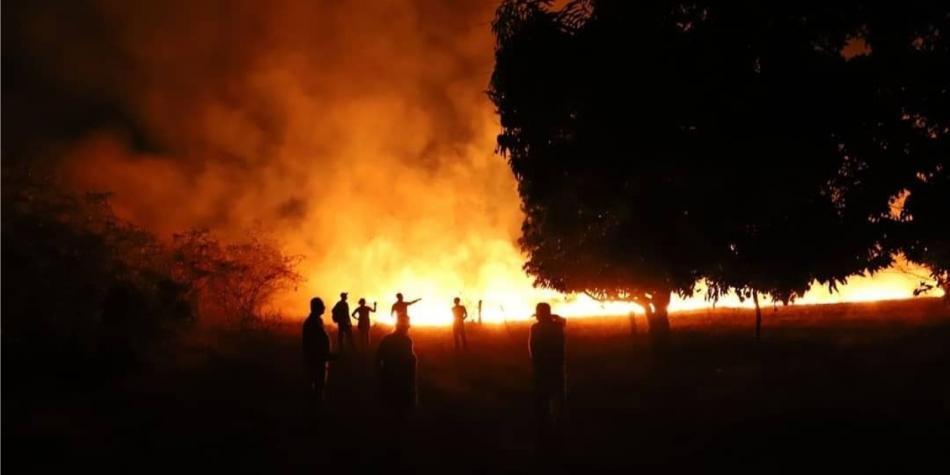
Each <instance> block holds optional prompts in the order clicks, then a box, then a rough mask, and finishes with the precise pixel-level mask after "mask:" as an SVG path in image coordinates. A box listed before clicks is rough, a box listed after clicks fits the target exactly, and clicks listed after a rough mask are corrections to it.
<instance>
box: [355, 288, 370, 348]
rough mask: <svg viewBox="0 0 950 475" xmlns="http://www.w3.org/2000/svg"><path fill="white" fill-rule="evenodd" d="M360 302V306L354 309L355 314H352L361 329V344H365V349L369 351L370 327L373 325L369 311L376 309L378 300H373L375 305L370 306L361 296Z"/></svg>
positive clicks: (357, 326)
mask: <svg viewBox="0 0 950 475" xmlns="http://www.w3.org/2000/svg"><path fill="white" fill-rule="evenodd" d="M359 303H360V305H359V307H356V310H353V314H352V315H351V316H352V317H353V318H356V328H357V329H358V330H359V331H360V344H361V345H363V351H368V350H369V329H370V326H371V322H370V319H369V313H370V312H375V311H376V302H373V306H372V307H370V306H368V305H366V299H364V298H361V299H360V300H359Z"/></svg>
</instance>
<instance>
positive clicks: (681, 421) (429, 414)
mask: <svg viewBox="0 0 950 475" xmlns="http://www.w3.org/2000/svg"><path fill="white" fill-rule="evenodd" d="M753 319H754V316H753V313H752V311H751V310H728V309H726V310H709V311H700V312H693V313H689V314H679V315H673V316H672V324H673V334H674V336H673V340H672V345H671V348H670V349H669V350H668V351H667V352H665V353H662V354H657V353H656V352H654V351H652V350H651V348H650V346H649V342H648V339H647V337H646V336H645V325H646V324H645V322H644V321H643V320H642V319H640V320H638V321H637V324H638V327H639V328H638V330H639V332H638V334H637V335H636V336H632V335H631V326H630V324H629V322H628V320H627V319H626V318H613V319H603V318H602V319H594V318H588V319H572V320H570V321H569V322H568V326H567V335H568V336H567V338H568V342H567V345H568V353H569V356H568V359H569V361H568V366H569V369H568V371H569V396H568V398H569V408H570V413H569V416H570V419H569V421H568V436H567V440H566V442H565V444H564V446H563V448H562V449H561V450H557V451H553V452H552V451H542V450H539V449H538V448H536V446H535V441H534V430H533V426H532V419H531V412H530V408H531V405H530V395H531V393H530V386H529V367H528V361H527V324H526V323H524V322H518V323H510V324H507V325H503V324H499V325H488V324H486V325H484V326H481V327H479V326H477V325H471V326H469V327H468V328H469V330H468V331H469V342H470V345H471V347H470V349H469V351H468V352H465V353H461V354H456V353H455V352H454V351H453V349H452V339H451V329H449V328H414V329H413V330H412V332H411V333H412V336H413V338H414V339H415V342H416V353H417V355H418V357H419V364H420V366H419V402H420V408H419V411H418V413H417V415H416V417H415V419H414V420H413V421H412V425H411V427H410V428H409V432H408V435H407V436H406V439H405V440H404V441H403V445H404V447H405V450H404V454H403V457H402V458H400V459H397V458H396V457H394V455H393V454H394V453H395V452H394V451H393V450H391V449H390V448H392V447H395V446H397V444H398V442H397V441H395V440H393V439H394V437H393V436H392V435H391V434H392V433H391V432H389V431H387V429H386V425H385V424H383V423H382V422H380V421H381V420H382V417H381V414H380V413H379V411H378V409H377V404H376V399H375V384H374V383H375V380H374V378H373V375H372V372H371V371H370V370H369V365H368V359H367V358H365V355H360V354H357V353H353V352H350V353H344V355H343V358H341V360H340V361H338V362H337V363H335V364H334V366H333V367H332V368H331V374H330V381H329V386H328V401H327V407H326V411H325V413H324V414H323V415H322V417H317V416H318V414H316V413H314V412H313V411H311V410H310V409H309V408H308V406H307V404H306V392H305V387H304V384H303V378H302V368H301V360H300V350H299V346H298V345H299V340H300V337H299V324H297V323H294V324H286V325H282V326H278V327H276V328H272V329H270V330H268V331H253V332H211V331H207V330H193V331H192V332H191V334H190V335H189V336H188V337H186V338H184V339H183V340H182V341H181V342H180V343H178V344H176V345H174V346H173V347H171V348H169V349H168V350H167V351H166V352H165V353H164V356H163V357H162V358H160V359H159V364H157V365H155V366H153V367H152V368H150V369H148V370H142V371H140V372H138V373H137V374H135V375H132V376H130V377H128V378H126V379H124V380H123V381H121V382H117V383H115V384H109V385H104V386H99V387H95V388H86V389H81V390H80V389H76V390H72V391H70V390H64V391H63V392H58V393H54V394H42V395H37V396H36V397H34V398H32V399H31V400H30V401H11V400H10V398H9V397H7V395H8V394H9V392H8V391H5V396H4V407H3V452H2V455H3V457H2V463H3V468H4V469H8V470H10V472H9V473H52V472H62V470H64V469H67V470H69V471H70V472H73V473H84V472H87V471H93V472H94V473H130V472H133V471H134V472H165V471H169V470H174V471H175V472H184V473H191V472H198V471H211V473H221V472H238V473H263V472H265V471H266V472H272V473H288V472H289V473H297V472H311V473H315V472H316V473H318V472H328V471H334V472H336V473H351V472H363V473H376V472H380V471H382V470H384V469H387V468H393V467H395V470H393V471H407V472H417V473H420V472H426V473H428V472H444V473H532V472H538V471H540V470H541V469H553V470H554V472H555V473H557V472H561V473H575V472H576V473H588V472H592V471H593V472H596V471H607V470H612V469H620V468H627V469H634V470H636V469H644V468H647V469H649V468H658V469H662V470H664V471H666V472H674V473H676V472H683V471H687V470H689V471H695V470H696V469H700V470H702V471H704V472H708V471H710V469H716V468H719V467H722V468H727V469H729V470H730V471H758V472H766V473H772V472H783V471H789V472H790V471H800V470H802V469H805V470H809V471H813V470H822V471H824V470H829V469H833V468H838V469H845V470H848V471H849V472H851V471H856V470H859V469H871V470H873V471H901V472H905V471H908V470H909V469H910V468H912V467H926V466H928V465H929V466H933V465H932V464H935V463H936V464H938V465H936V466H935V467H939V466H945V465H946V455H947V449H948V447H950V378H948V375H950V308H948V307H946V306H944V305H943V304H942V303H941V302H940V301H938V300H935V299H921V300H916V301H905V302H882V303H874V304H861V305H855V304H852V305H834V306H813V307H789V308H779V309H777V310H773V309H772V308H769V309H767V310H765V311H764V315H763V322H764V323H763V338H762V341H761V342H759V343H755V342H754V341H753V339H752V324H753ZM386 330H387V329H386V327H377V328H375V329H374V331H375V334H374V342H376V341H378V340H379V338H380V337H381V336H382V335H383V334H384V332H385V331H386ZM331 336H332V335H331ZM397 464H398V465H397ZM367 470H368V471H367Z"/></svg>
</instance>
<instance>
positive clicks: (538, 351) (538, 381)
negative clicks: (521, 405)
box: [528, 302, 566, 443]
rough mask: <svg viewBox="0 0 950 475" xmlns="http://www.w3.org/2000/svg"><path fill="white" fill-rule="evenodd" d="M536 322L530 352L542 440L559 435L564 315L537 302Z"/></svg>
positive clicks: (564, 382)
mask: <svg viewBox="0 0 950 475" xmlns="http://www.w3.org/2000/svg"><path fill="white" fill-rule="evenodd" d="M534 316H535V318H537V320H538V321H537V323H535V324H534V325H531V333H530V336H529V338H528V339H529V344H528V347H529V352H530V355H531V366H532V369H533V370H534V401H535V411H536V414H537V418H538V421H537V422H538V437H539V439H540V441H541V442H542V443H545V442H549V441H551V440H552V438H554V437H556V436H557V435H559V432H560V430H561V422H562V419H563V414H564V409H565V408H564V406H565V400H566V397H565V390H566V388H565V385H566V371H565V365H564V323H565V322H564V319H563V318H561V317H559V316H557V315H553V314H551V306H550V305H548V304H547V303H543V302H542V303H539V304H538V305H537V307H536V309H535V315H534Z"/></svg>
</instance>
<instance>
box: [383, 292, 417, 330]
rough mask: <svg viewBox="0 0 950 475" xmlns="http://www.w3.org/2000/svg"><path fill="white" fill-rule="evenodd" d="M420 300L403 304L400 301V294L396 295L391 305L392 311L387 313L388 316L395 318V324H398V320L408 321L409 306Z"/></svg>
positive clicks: (403, 302)
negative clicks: (394, 301)
mask: <svg viewBox="0 0 950 475" xmlns="http://www.w3.org/2000/svg"><path fill="white" fill-rule="evenodd" d="M420 300H422V299H415V300H413V301H410V302H405V301H403V300H402V294H401V293H399V294H396V303H394V304H393V308H392V310H390V311H389V315H390V316H395V317H396V322H397V323H398V322H399V319H400V318H405V319H406V321H407V322H408V321H409V306H410V305H412V304H414V303H416V302H418V301H420Z"/></svg>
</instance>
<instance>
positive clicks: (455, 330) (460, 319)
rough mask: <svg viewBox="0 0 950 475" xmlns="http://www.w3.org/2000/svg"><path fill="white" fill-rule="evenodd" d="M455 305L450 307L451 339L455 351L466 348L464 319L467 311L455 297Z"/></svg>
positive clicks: (466, 316)
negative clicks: (453, 342)
mask: <svg viewBox="0 0 950 475" xmlns="http://www.w3.org/2000/svg"><path fill="white" fill-rule="evenodd" d="M454 302H455V305H453V306H452V339H453V340H454V341H455V349H456V350H458V349H460V348H468V342H467V341H465V319H466V318H468V310H466V309H465V306H464V305H462V304H460V303H459V302H461V300H460V299H459V298H458V297H455V300H454Z"/></svg>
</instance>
